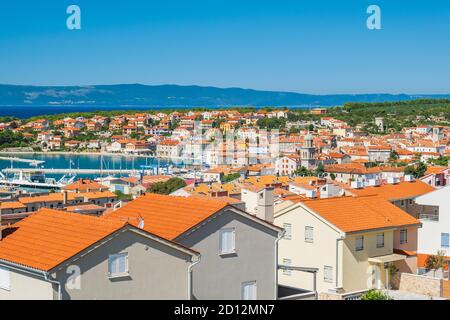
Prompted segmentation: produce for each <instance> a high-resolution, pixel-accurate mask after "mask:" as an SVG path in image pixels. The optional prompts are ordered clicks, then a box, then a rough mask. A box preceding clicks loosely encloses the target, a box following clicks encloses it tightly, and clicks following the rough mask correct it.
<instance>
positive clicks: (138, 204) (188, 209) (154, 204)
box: [103, 193, 228, 240]
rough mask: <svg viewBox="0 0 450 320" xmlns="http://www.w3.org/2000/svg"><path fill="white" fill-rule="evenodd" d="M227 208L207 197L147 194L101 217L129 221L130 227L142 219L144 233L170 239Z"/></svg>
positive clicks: (223, 203)
mask: <svg viewBox="0 0 450 320" xmlns="http://www.w3.org/2000/svg"><path fill="white" fill-rule="evenodd" d="M226 206H228V203H227V202H222V201H215V200H212V199H210V198H200V197H190V198H184V197H174V196H164V195H158V194H153V193H148V194H146V195H143V196H141V197H139V198H138V199H136V200H134V201H131V202H129V203H128V204H127V205H125V206H124V207H122V208H120V209H118V210H117V211H113V212H110V213H108V214H105V215H104V216H103V217H104V218H105V219H113V220H121V221H129V222H130V223H131V224H137V223H138V220H139V218H140V217H141V218H143V219H144V225H145V226H144V229H145V230H146V231H148V232H151V233H154V234H156V235H158V236H160V237H162V238H165V239H169V240H173V239H175V238H176V237H177V236H179V235H180V234H182V233H183V232H185V231H187V230H189V229H190V228H192V227H194V226H195V225H197V224H198V223H200V222H202V221H203V220H205V219H206V218H208V217H209V216H211V215H212V214H214V213H216V212H218V211H219V210H221V209H223V208H225V207H226Z"/></svg>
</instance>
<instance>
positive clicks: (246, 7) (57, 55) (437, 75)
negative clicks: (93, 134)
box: [0, 0, 450, 94]
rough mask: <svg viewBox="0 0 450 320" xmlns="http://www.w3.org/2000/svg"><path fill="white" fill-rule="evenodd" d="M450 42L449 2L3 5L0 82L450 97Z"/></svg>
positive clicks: (11, 0) (214, 0)
mask: <svg viewBox="0 0 450 320" xmlns="http://www.w3.org/2000/svg"><path fill="white" fill-rule="evenodd" d="M70 4H77V5H79V6H80V7H81V11H82V29H81V30H76V31H69V30H67V28H66V18H67V14H66V8H67V6H68V5H70ZM370 4H376V5H379V6H380V7H381V10H382V30H376V31H371V30H368V29H367V28H366V19H367V17H368V15H367V14H366V9H367V7H368V6H369V5H370ZM449 35H450V1H448V0H427V1H425V0H420V1H419V0H417V1H415V0H409V1H407V0H386V1H384V0H371V1H366V0H340V1H337V0H308V1H306V0H296V1H288V0H164V1H162V0H161V1H159V0H158V1H156V0H145V1H144V0H127V1H122V0H114V1H106V0H95V1H93V0H71V1H65V0H40V1H31V0H28V1H24V0H2V1H1V2H0V83H11V84H34V85H87V84H115V83H143V84H166V83H171V84H172V83H174V84H196V85H210V86H218V87H244V88H254V89H264V90H283V91H296V92H305V93H318V94H328V93H373V92H389V93H400V92H404V93H450V37H449Z"/></svg>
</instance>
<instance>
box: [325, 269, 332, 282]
mask: <svg viewBox="0 0 450 320" xmlns="http://www.w3.org/2000/svg"><path fill="white" fill-rule="evenodd" d="M323 281H325V282H333V267H330V266H324V267H323Z"/></svg>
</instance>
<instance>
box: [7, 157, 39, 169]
mask: <svg viewBox="0 0 450 320" xmlns="http://www.w3.org/2000/svg"><path fill="white" fill-rule="evenodd" d="M0 160H5V161H11V162H23V163H29V164H30V165H31V166H35V167H37V166H38V165H40V164H44V163H45V161H43V160H34V159H23V158H16V157H1V156H0Z"/></svg>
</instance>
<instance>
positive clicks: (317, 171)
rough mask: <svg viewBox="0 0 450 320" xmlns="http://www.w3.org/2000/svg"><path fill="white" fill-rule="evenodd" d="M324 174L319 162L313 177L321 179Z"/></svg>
mask: <svg viewBox="0 0 450 320" xmlns="http://www.w3.org/2000/svg"><path fill="white" fill-rule="evenodd" d="M324 173H325V167H324V166H323V164H322V162H320V163H319V165H318V166H317V168H316V170H315V175H316V176H317V177H322V176H323V174H324Z"/></svg>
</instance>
